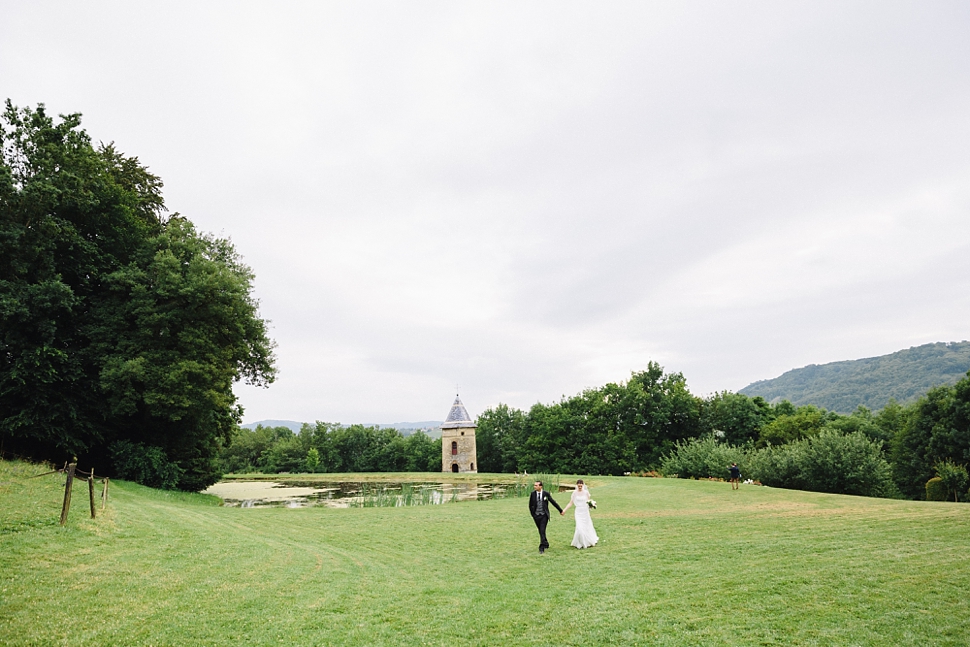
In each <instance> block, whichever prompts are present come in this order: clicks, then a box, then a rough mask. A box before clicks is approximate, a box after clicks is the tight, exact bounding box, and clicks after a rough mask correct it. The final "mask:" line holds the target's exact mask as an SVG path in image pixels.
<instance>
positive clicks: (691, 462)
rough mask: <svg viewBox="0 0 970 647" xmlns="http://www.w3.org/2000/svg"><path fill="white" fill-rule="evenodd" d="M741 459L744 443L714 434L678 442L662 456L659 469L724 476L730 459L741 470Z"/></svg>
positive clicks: (686, 475)
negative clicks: (729, 441) (722, 439)
mask: <svg viewBox="0 0 970 647" xmlns="http://www.w3.org/2000/svg"><path fill="white" fill-rule="evenodd" d="M744 461H745V450H744V448H743V447H736V446H734V445H728V444H724V443H718V442H717V440H716V439H715V438H714V437H713V436H704V437H702V438H692V439H690V440H687V441H681V442H678V443H677V444H676V445H675V446H674V449H673V451H672V452H671V453H670V454H668V455H666V456H664V457H663V458H662V459H661V463H660V471H661V472H662V473H664V474H677V475H678V476H680V477H681V478H705V479H706V478H711V477H714V478H727V476H728V466H729V465H730V464H731V463H737V464H738V465H739V466H740V467H741V472H742V474H744V472H745V462H744Z"/></svg>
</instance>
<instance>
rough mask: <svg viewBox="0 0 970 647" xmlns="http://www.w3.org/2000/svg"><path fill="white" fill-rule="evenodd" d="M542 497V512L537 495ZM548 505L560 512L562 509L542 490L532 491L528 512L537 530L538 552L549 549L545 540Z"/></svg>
mask: <svg viewBox="0 0 970 647" xmlns="http://www.w3.org/2000/svg"><path fill="white" fill-rule="evenodd" d="M540 494H541V495H542V510H541V512H540V510H538V508H539V495H540ZM549 504H552V505H553V506H555V508H556V510H559V512H562V508H560V507H559V504H558V503H556V500H555V499H553V498H552V497H551V496H549V493H548V492H546V491H545V490H543V491H542V492H536V491H534V490H533V492H532V494H530V495H529V512H530V513H531V514H532V520H533V521H535V522H536V528H538V529H539V552H540V553H541V552H543V551H544V550H545V549H547V548H549V541H548V540H547V539H546V524H548V523H549Z"/></svg>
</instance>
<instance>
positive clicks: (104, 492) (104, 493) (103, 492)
mask: <svg viewBox="0 0 970 647" xmlns="http://www.w3.org/2000/svg"><path fill="white" fill-rule="evenodd" d="M107 502H108V477H107V476H106V477H104V489H103V490H101V512H104V504H105V503H107Z"/></svg>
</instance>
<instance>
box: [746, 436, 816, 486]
mask: <svg viewBox="0 0 970 647" xmlns="http://www.w3.org/2000/svg"><path fill="white" fill-rule="evenodd" d="M802 448H803V443H794V444H792V445H781V446H779V447H775V446H772V445H769V446H768V447H765V448H763V449H759V450H757V451H755V452H752V454H751V455H750V456H749V457H748V471H749V472H750V475H751V478H753V479H755V480H757V481H760V482H761V484H762V485H767V486H770V487H782V488H788V489H790V490H804V489H807V488H806V487H805V481H804V479H803V478H802V469H801V463H802V460H801V452H802Z"/></svg>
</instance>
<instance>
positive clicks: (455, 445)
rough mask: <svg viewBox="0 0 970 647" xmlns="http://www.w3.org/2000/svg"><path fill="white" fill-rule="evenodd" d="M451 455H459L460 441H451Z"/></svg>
mask: <svg viewBox="0 0 970 647" xmlns="http://www.w3.org/2000/svg"><path fill="white" fill-rule="evenodd" d="M451 455H452V456H457V455H458V443H456V442H455V441H451Z"/></svg>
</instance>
